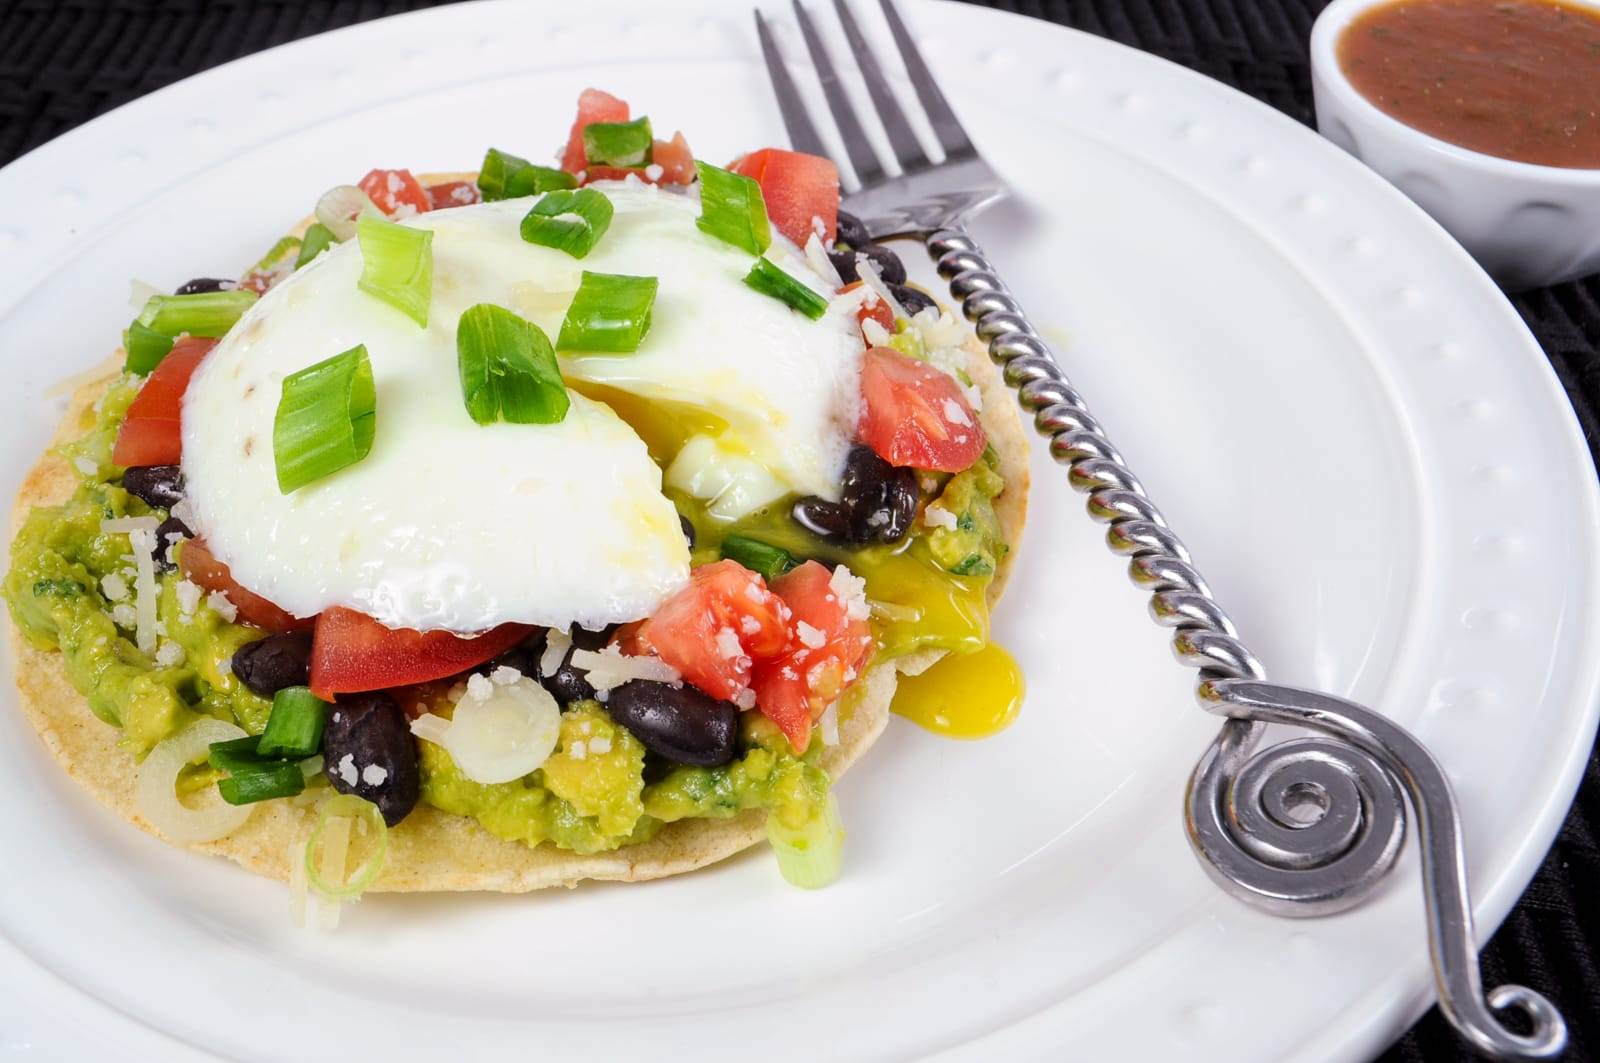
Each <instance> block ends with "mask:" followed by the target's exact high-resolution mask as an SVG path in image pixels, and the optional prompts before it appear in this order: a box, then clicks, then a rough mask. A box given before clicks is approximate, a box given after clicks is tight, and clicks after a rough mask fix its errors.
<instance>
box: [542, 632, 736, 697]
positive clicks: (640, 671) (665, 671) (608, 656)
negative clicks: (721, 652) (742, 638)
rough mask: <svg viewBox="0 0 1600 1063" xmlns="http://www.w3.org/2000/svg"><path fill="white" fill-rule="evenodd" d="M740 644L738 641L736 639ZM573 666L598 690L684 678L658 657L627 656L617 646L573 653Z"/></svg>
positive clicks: (671, 681) (674, 681)
mask: <svg viewBox="0 0 1600 1063" xmlns="http://www.w3.org/2000/svg"><path fill="white" fill-rule="evenodd" d="M736 641H737V640H736ZM572 663H573V665H574V666H575V667H578V668H582V669H583V670H584V671H585V672H587V673H588V676H587V678H588V680H589V685H590V686H592V687H594V688H595V690H596V691H606V690H610V689H612V688H613V687H619V686H621V685H622V684H624V683H627V682H629V681H631V680H634V679H647V680H650V681H651V682H654V683H679V682H681V681H682V680H683V676H682V675H681V674H680V673H679V672H678V670H677V669H676V668H674V667H672V666H671V665H669V664H668V663H667V662H665V661H663V660H661V659H660V658H659V657H625V656H623V655H622V653H621V652H620V651H619V650H618V649H617V648H616V647H615V646H607V647H606V648H605V649H604V650H601V651H599V652H598V653H597V652H595V651H594V650H573V651H572Z"/></svg>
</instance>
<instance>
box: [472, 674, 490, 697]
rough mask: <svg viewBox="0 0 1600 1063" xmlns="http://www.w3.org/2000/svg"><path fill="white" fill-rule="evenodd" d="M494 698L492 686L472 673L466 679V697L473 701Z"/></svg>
mask: <svg viewBox="0 0 1600 1063" xmlns="http://www.w3.org/2000/svg"><path fill="white" fill-rule="evenodd" d="M492 696H494V684H492V683H490V682H489V680H488V679H486V678H484V677H483V676H481V675H478V674H477V673H476V672H474V673H473V674H472V675H470V676H468V677H467V697H469V698H472V699H473V700H474V701H487V700H489V698H491V697H492Z"/></svg>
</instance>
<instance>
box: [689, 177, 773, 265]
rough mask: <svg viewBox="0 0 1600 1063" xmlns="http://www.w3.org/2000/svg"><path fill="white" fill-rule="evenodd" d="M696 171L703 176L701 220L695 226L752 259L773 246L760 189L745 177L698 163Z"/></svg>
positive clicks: (701, 185) (765, 205) (701, 178)
mask: <svg viewBox="0 0 1600 1063" xmlns="http://www.w3.org/2000/svg"><path fill="white" fill-rule="evenodd" d="M694 168H695V170H696V171H698V172H699V174H700V217H699V218H697V219H696V220H695V224H696V225H698V226H700V229H701V231H703V232H706V233H709V234H710V235H712V236H715V237H716V238H717V239H718V240H721V241H723V242H724V243H729V244H732V245H733V246H734V247H737V248H739V249H741V250H744V251H748V252H750V253H751V254H752V255H759V254H761V252H763V251H765V250H766V249H767V247H768V245H770V244H771V243H772V226H771V224H769V223H768V221H767V204H766V201H765V200H763V199H762V198H761V186H760V185H758V184H756V183H755V181H753V180H751V179H750V178H748V177H746V176H745V175H744V174H740V173H734V172H732V171H731V170H724V169H722V168H721V167H719V166H712V165H711V164H710V163H705V162H701V161H700V160H699V159H696V160H695V163H694Z"/></svg>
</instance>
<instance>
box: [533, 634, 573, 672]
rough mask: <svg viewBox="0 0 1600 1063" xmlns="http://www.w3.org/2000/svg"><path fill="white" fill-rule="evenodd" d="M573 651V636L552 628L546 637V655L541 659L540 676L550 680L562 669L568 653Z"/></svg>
mask: <svg viewBox="0 0 1600 1063" xmlns="http://www.w3.org/2000/svg"><path fill="white" fill-rule="evenodd" d="M570 649H572V636H571V635H568V634H567V633H566V632H565V631H557V630H556V629H555V628H551V629H550V631H549V632H548V633H547V634H546V635H545V637H544V653H543V654H542V655H541V656H540V657H539V674H540V675H542V676H544V677H545V678H547V679H548V678H549V677H550V676H553V675H555V674H556V672H557V671H558V670H559V669H560V668H561V662H562V660H563V659H564V658H565V657H566V656H567V651H568V650H570Z"/></svg>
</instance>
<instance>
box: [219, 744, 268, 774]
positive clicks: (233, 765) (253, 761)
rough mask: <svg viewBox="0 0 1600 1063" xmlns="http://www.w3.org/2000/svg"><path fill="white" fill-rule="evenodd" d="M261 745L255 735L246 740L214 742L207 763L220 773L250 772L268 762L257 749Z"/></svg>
mask: <svg viewBox="0 0 1600 1063" xmlns="http://www.w3.org/2000/svg"><path fill="white" fill-rule="evenodd" d="M260 744H261V739H259V738H257V737H256V736H255V735H246V736H245V737H244V738H235V739H232V740H231V741H227V742H213V743H211V750H210V752H208V753H207V754H206V762H207V763H208V764H210V765H211V766H212V767H213V768H216V769H217V770H218V771H226V772H235V771H250V770H251V769H253V768H257V767H260V766H261V765H262V764H265V763H266V762H267V758H265V757H263V756H262V755H261V754H260V752H259V751H258V749H257V747H258V746H259V745H260Z"/></svg>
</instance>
